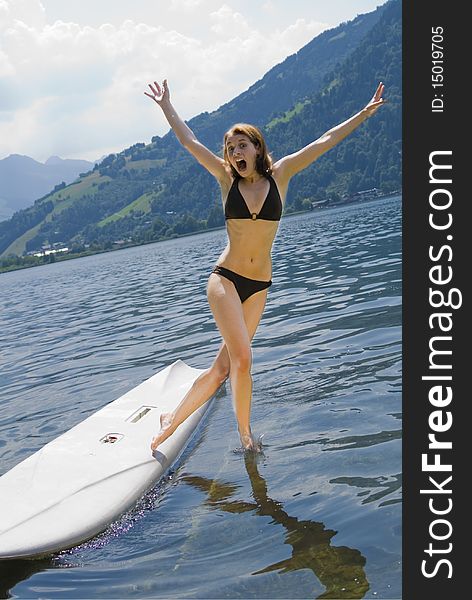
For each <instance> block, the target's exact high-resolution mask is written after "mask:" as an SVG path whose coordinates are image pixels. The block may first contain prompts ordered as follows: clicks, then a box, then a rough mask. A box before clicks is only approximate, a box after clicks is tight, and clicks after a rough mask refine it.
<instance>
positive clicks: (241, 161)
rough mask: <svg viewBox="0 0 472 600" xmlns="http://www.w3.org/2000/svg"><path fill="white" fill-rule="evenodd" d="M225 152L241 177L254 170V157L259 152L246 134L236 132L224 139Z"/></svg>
mask: <svg viewBox="0 0 472 600" xmlns="http://www.w3.org/2000/svg"><path fill="white" fill-rule="evenodd" d="M226 152H227V155H228V158H229V161H230V163H231V165H232V166H233V167H234V169H235V170H236V171H237V172H238V174H239V175H240V176H241V177H247V176H249V175H252V174H253V172H254V171H255V170H256V159H257V156H258V154H259V151H258V148H257V146H255V145H254V144H253V143H252V142H251V140H250V139H249V138H248V136H247V135H244V134H242V133H237V134H235V135H232V136H229V137H228V138H227V140H226Z"/></svg>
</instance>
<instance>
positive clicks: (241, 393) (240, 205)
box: [144, 80, 384, 452]
mask: <svg viewBox="0 0 472 600" xmlns="http://www.w3.org/2000/svg"><path fill="white" fill-rule="evenodd" d="M149 88H150V90H151V92H150V93H149V92H144V93H145V94H146V96H149V97H150V98H152V100H154V101H155V102H156V104H158V105H159V106H160V107H161V109H162V111H163V112H164V115H165V117H166V119H167V121H168V123H169V125H170V126H171V128H172V129H173V131H174V133H175V135H176V136H177V138H178V140H179V142H180V143H181V144H182V145H183V146H184V147H185V148H186V149H187V150H188V151H189V152H190V153H191V154H192V155H193V156H194V157H195V158H196V159H197V160H198V162H199V163H200V164H201V165H202V166H203V167H205V169H207V170H208V171H209V172H210V173H211V174H212V175H213V176H214V177H215V178H216V180H217V181H218V183H219V186H220V188H221V196H222V200H223V208H224V212H225V219H226V227H227V233H228V245H227V246H226V248H225V249H224V250H223V253H222V254H221V256H220V258H219V259H218V261H217V264H216V267H215V269H214V270H213V272H212V273H211V275H210V278H209V280H208V287H207V294H208V302H209V304H210V308H211V311H212V313H213V316H214V318H215V321H216V325H217V327H218V329H219V331H220V333H221V336H222V338H223V342H222V344H221V347H220V349H219V352H218V354H217V356H216V358H215V360H214V362H213V364H212V365H211V367H210V368H209V369H208V370H207V371H205V372H204V373H203V374H202V375H200V377H198V379H197V380H196V381H195V383H194V384H193V386H192V388H191V389H190V390H189V392H188V393H187V395H186V396H185V397H184V398H183V400H182V402H181V403H180V404H179V406H178V407H177V408H176V410H175V411H174V412H173V413H169V414H164V415H162V416H161V429H160V431H159V433H158V434H157V436H156V437H155V438H154V439H153V440H152V443H151V449H152V450H153V451H154V450H155V449H156V448H157V447H158V446H159V444H162V442H164V441H165V440H166V439H167V438H168V437H169V436H170V435H171V434H172V433H173V432H174V431H175V430H176V429H177V427H178V426H179V425H180V424H181V423H182V422H183V421H185V419H186V418H187V417H188V416H190V415H191V414H192V413H193V412H194V411H195V410H197V408H199V407H200V406H202V404H204V403H205V402H206V401H207V400H208V399H209V398H211V396H213V394H214V393H215V392H216V391H217V390H218V388H219V387H220V386H221V385H222V384H223V382H224V381H225V380H226V379H227V378H228V376H229V378H230V382H231V390H232V395H233V403H234V410H235V413H236V419H237V422H238V431H239V436H240V438H241V443H242V446H243V448H244V449H245V450H252V451H256V452H258V451H260V443H258V442H256V441H255V440H254V438H253V436H252V433H251V427H250V412H251V397H252V378H251V340H252V338H253V336H254V334H255V332H256V329H257V326H258V324H259V321H260V319H261V316H262V312H263V310H264V306H265V302H266V298H267V289H268V287H269V286H270V285H271V283H272V282H271V275H272V262H271V249H272V244H273V241H274V238H275V234H276V233H277V229H278V225H279V221H280V217H281V215H282V210H283V206H284V202H285V197H286V194H287V188H288V184H289V181H290V179H291V178H292V177H293V176H294V175H296V174H297V173H298V172H300V171H301V170H303V169H305V168H306V167H308V166H309V165H310V164H311V163H312V162H313V161H315V160H316V159H317V158H319V157H320V156H321V155H322V154H324V153H325V152H326V151H327V150H329V149H330V148H332V147H333V146H335V145H336V144H337V143H339V142H340V141H341V140H342V139H344V138H345V137H346V136H347V135H349V134H350V133H351V132H352V131H354V130H355V129H356V128H357V127H358V126H359V125H360V124H361V123H362V122H363V121H365V120H366V119H367V118H368V117H370V116H371V115H373V114H374V113H375V112H376V110H377V109H378V108H379V107H380V106H381V105H382V104H383V103H384V100H383V98H382V94H383V91H384V85H383V84H382V83H380V84H379V86H378V88H377V90H376V92H375V94H374V95H373V97H372V99H371V100H370V102H369V103H368V104H367V105H366V106H365V108H363V109H362V110H361V111H360V112H358V113H357V114H356V115H354V116H353V117H351V118H350V119H348V120H347V121H344V122H343V123H341V124H340V125H338V126H337V127H334V128H333V129H330V130H329V131H327V132H326V133H325V134H323V135H322V136H321V137H320V138H318V139H317V140H315V141H314V142H312V143H311V144H308V146H305V147H304V148H302V149H301V150H299V151H298V152H295V153H294V154H290V155H288V156H285V157H283V158H281V159H280V160H278V161H276V162H275V163H274V164H272V161H271V158H270V156H269V154H268V152H267V148H266V144H265V141H264V138H263V137H262V134H261V132H260V131H259V130H258V129H257V128H256V127H253V126H251V125H247V124H238V125H234V126H233V127H232V128H231V129H230V130H229V131H228V132H227V133H226V134H225V136H224V148H223V152H224V157H223V158H220V157H219V156H217V155H216V154H214V153H213V152H211V151H210V150H209V149H208V148H206V147H205V146H204V145H203V144H201V143H200V142H199V141H198V140H197V138H196V137H195V135H194V133H193V132H192V130H191V129H190V128H189V127H188V126H187V125H186V123H184V121H183V120H182V119H181V118H180V117H179V116H178V114H177V113H176V111H175V109H174V107H173V106H172V104H171V101H170V92H169V88H168V85H167V80H164V82H163V84H162V87H161V86H160V85H159V84H158V83H157V82H154V84H149Z"/></svg>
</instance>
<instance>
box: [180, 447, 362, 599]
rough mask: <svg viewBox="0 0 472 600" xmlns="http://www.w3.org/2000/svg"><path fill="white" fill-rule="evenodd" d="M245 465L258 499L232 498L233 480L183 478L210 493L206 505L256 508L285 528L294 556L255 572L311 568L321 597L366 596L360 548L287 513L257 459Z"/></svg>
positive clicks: (235, 510)
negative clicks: (339, 542) (337, 540)
mask: <svg viewBox="0 0 472 600" xmlns="http://www.w3.org/2000/svg"><path fill="white" fill-rule="evenodd" d="M245 464H246V470H247V473H248V475H249V480H250V482H251V488H252V496H253V498H254V500H255V502H245V501H242V500H233V499H232V496H233V495H234V493H235V492H236V489H237V487H238V486H236V485H234V484H231V483H224V482H219V481H217V480H214V479H207V478H205V477H198V476H193V475H185V476H184V477H183V478H182V479H183V480H184V481H185V482H186V483H189V484H190V485H192V486H194V487H196V488H198V489H199V490H201V491H203V492H205V493H206V494H207V495H208V497H207V500H206V502H205V504H207V505H208V506H210V507H212V508H215V509H218V510H222V511H225V512H229V513H236V514H240V513H244V512H250V511H253V512H254V513H255V514H257V515H261V516H264V517H265V516H269V517H272V519H273V522H275V523H277V524H279V525H282V526H283V527H285V529H286V531H287V533H286V537H285V540H286V543H287V544H290V545H291V546H292V556H291V557H290V558H287V559H285V560H282V561H280V562H278V563H274V564H272V565H268V566H267V567H265V568H264V569H261V570H259V571H257V572H255V573H253V575H259V574H261V573H269V572H271V571H280V572H281V573H287V572H290V571H297V570H299V569H310V570H311V571H313V573H314V574H315V576H316V577H317V578H318V579H319V581H320V582H321V583H322V584H323V585H324V586H325V588H326V591H325V592H324V593H323V594H321V595H320V596H318V597H317V598H318V599H322V598H324V599H327V598H332V599H334V598H338V599H339V600H341V599H343V598H344V599H347V598H349V599H355V598H363V597H364V595H365V593H366V592H367V590H368V589H369V583H368V581H367V578H366V574H365V571H364V565H365V562H366V561H365V558H364V557H363V556H362V554H361V553H360V552H359V550H354V549H352V548H347V547H346V546H332V545H331V538H332V537H334V536H335V535H336V533H337V532H336V531H334V530H332V529H325V526H324V524H323V523H319V522H316V521H309V520H299V519H297V517H291V516H290V515H289V514H287V513H286V512H285V510H284V508H283V505H282V504H281V503H280V502H277V501H276V500H272V498H270V497H269V496H268V495H267V484H266V482H265V480H264V478H263V477H261V475H260V473H259V471H258V470H257V459H256V458H255V457H254V456H251V455H246V456H245Z"/></svg>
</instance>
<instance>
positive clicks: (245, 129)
mask: <svg viewBox="0 0 472 600" xmlns="http://www.w3.org/2000/svg"><path fill="white" fill-rule="evenodd" d="M233 135H245V136H247V137H248V138H249V140H250V141H251V142H252V143H253V144H254V146H255V147H256V148H258V149H259V150H260V154H259V155H258V157H257V158H256V171H257V172H258V173H259V175H263V176H265V177H267V175H270V174H271V173H272V158H271V157H270V155H269V152H268V150H267V145H266V143H265V140H264V136H263V135H262V132H261V130H260V129H259V128H257V127H255V126H254V125H249V124H248V123H236V125H233V126H232V127H231V128H230V129H228V131H227V132H226V133H225V135H224V138H223V156H224V159H225V161H226V162H227V164H228V165H230V167H231V172H232V174H233V176H234V177H235V178H239V177H241V175H240V174H239V173H238V172H237V171H236V169H235V168H234V167H233V165H232V164H231V163H230V160H229V155H228V148H227V147H226V142H227V140H228V138H229V137H231V136H233Z"/></svg>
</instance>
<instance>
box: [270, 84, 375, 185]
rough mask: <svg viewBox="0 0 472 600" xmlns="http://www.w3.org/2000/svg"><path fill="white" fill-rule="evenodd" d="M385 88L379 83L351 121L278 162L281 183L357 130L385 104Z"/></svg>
mask: <svg viewBox="0 0 472 600" xmlns="http://www.w3.org/2000/svg"><path fill="white" fill-rule="evenodd" d="M384 88H385V86H384V84H383V83H382V82H381V83H379V86H378V87H377V90H376V92H375V94H374V95H373V96H372V99H371V100H370V102H368V103H367V105H366V106H365V107H364V108H363V109H362V110H361V111H359V112H358V113H357V114H355V115H354V116H352V117H351V118H350V119H347V121H344V122H343V123H340V124H339V125H337V126H336V127H333V128H332V129H329V130H328V131H327V132H326V133H324V134H323V135H322V136H321V137H319V138H318V139H317V140H315V141H314V142H312V143H311V144H308V146H305V147H304V148H302V149H301V150H298V152H294V153H293V154H289V155H288V156H285V157H284V158H281V159H280V160H278V161H277V162H276V163H275V165H274V171H277V172H278V178H279V179H280V180H281V182H283V183H286V184H288V181H289V180H290V178H291V177H293V176H294V175H295V174H296V173H298V172H300V171H302V170H303V169H306V167H308V166H309V165H311V163H312V162H314V161H315V160H316V159H317V158H319V157H320V156H321V155H322V154H324V153H325V152H327V151H328V150H330V149H331V148H333V146H336V144H338V143H339V142H340V141H341V140H343V139H344V138H345V137H346V136H348V135H349V134H350V133H352V132H353V131H354V130H355V129H357V127H359V125H360V124H361V123H363V122H364V121H365V120H366V119H368V118H369V117H371V116H372V115H373V114H374V113H375V112H376V111H377V110H378V109H379V108H380V106H382V104H384V103H385V100H384V99H383V98H382V94H383V91H384Z"/></svg>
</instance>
